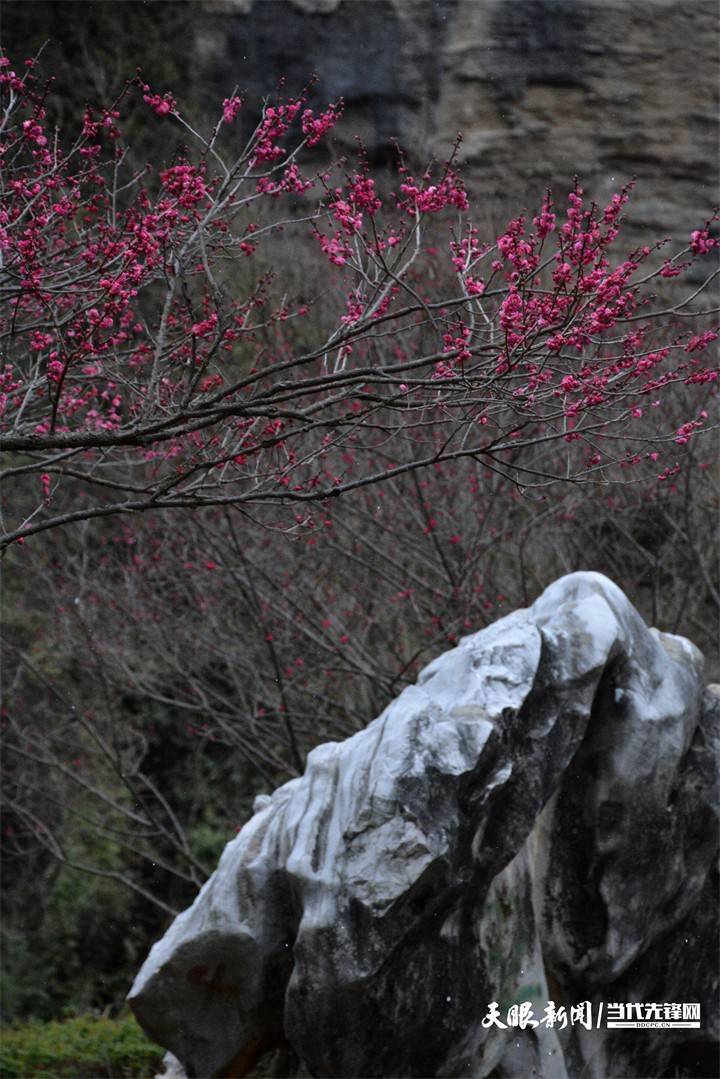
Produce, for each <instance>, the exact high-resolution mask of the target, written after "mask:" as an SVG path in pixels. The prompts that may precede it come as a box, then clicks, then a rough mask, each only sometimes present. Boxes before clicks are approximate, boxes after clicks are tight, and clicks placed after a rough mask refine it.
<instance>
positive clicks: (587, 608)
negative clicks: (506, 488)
mask: <svg viewBox="0 0 720 1079" xmlns="http://www.w3.org/2000/svg"><path fill="white" fill-rule="evenodd" d="M719 745H720V697H719V696H718V694H717V692H713V691H710V692H707V693H705V695H704V694H703V687H702V657H701V655H700V653H699V652H698V651H697V649H695V647H694V646H693V645H692V644H690V643H689V642H688V641H686V640H684V639H683V638H679V637H674V636H669V635H666V634H662V633H659V632H657V631H656V630H648V629H647V627H646V626H645V625H644V623H643V622H642V620H641V618H640V616H639V615H638V614H637V612H636V611H635V609H634V608H633V607H632V605H631V604H630V603H629V601H628V600H627V598H626V597H625V596H624V595H623V593H622V592H621V591H620V590H619V589H618V588H617V587H616V586H615V585H614V584H612V582H610V581H609V580H608V579H607V578H604V577H602V576H600V575H598V574H594V573H576V574H572V575H570V576H568V577H564V578H562V579H561V580H559V581H557V582H556V583H555V584H554V585H552V586H551V587H550V588H548V589H547V590H546V591H545V592H544V593H543V595H542V596H541V597H540V598H539V599H538V600H537V601H536V603H535V604H533V606H532V607H530V608H528V609H527V610H520V611H516V612H515V613H513V614H511V615H509V616H508V617H506V618H503V619H501V620H500V621H499V622H496V623H495V624H494V625H492V626H490V627H489V628H488V629H485V630H483V631H482V632H480V633H476V634H473V635H472V636H469V637H466V638H465V639H464V640H462V641H461V642H460V644H459V645H458V646H457V647H456V648H455V649H453V650H452V651H450V652H447V653H445V654H444V655H442V656H440V657H439V658H438V659H436V660H435V661H434V662H432V663H431V664H430V665H429V666H428V667H426V668H425V670H424V671H423V672H422V674H421V675H420V677H419V678H418V682H417V684H416V685H414V686H410V687H408V688H407V689H405V690H404V691H403V692H402V693H401V695H400V696H399V697H398V698H397V699H396V700H395V701H393V703H392V704H390V706H389V707H388V708H387V709H386V711H385V712H384V713H383V714H382V715H381V716H380V717H379V718H378V719H376V720H375V721H374V722H373V723H371V724H370V725H369V726H368V727H367V728H366V729H365V730H363V731H362V732H360V733H359V734H357V735H355V736H354V737H352V738H350V739H348V740H347V741H344V742H341V743H330V744H327V745H322V746H319V747H318V748H317V749H315V750H314V751H313V752H312V753H310V755H309V756H308V762H307V768H306V772H305V774H304V775H303V776H302V777H301V778H299V779H296V780H293V781H291V782H290V783H287V784H285V785H284V786H283V787H281V788H279V789H278V790H276V791H275V793H274V794H273V795H272V796H271V797H270V798H264V799H261V800H260V801H261V805H260V806H259V808H258V810H257V812H256V813H255V815H254V816H253V818H252V819H251V820H250V821H249V822H248V823H247V824H246V825H245V827H244V828H243V829H242V831H241V832H240V834H239V835H238V836H237V838H235V839H234V840H233V841H232V842H231V843H229V844H228V846H227V847H226V849H225V852H224V853H223V855H222V858H221V860H220V864H219V866H218V869H217V870H216V872H215V874H214V875H213V876H212V877H211V878H210V880H209V881H208V882H207V883H206V884H205V886H204V887H203V889H202V890H201V892H200V893H199V895H198V897H197V899H196V901H195V903H194V904H193V906H192V907H191V908H190V909H189V910H187V911H185V912H184V913H183V914H181V915H180V916H179V917H178V918H177V919H176V920H175V922H174V923H173V924H172V926H171V927H170V929H169V930H168V932H167V933H166V935H165V937H164V938H163V939H162V940H161V941H160V942H159V943H158V944H156V945H155V946H154V948H153V949H152V951H151V953H150V955H149V957H148V959H147V961H146V963H145V965H144V966H143V968H142V970H141V971H140V974H139V975H138V977H137V980H136V982H135V984H134V986H133V989H132V992H131V994H130V1002H131V1005H132V1007H133V1010H134V1011H135V1013H136V1015H137V1017H138V1019H139V1020H140V1022H141V1023H142V1025H143V1026H144V1027H145V1029H146V1030H147V1031H148V1032H149V1034H150V1035H151V1036H152V1037H153V1038H155V1039H156V1040H157V1041H159V1042H160V1043H161V1044H162V1045H164V1046H166V1047H167V1048H168V1049H169V1050H171V1052H172V1053H174V1054H175V1055H176V1056H177V1057H178V1058H179V1060H180V1061H181V1062H182V1063H183V1065H184V1066H185V1068H186V1070H187V1072H188V1074H189V1075H190V1076H210V1075H226V1074H243V1069H244V1068H246V1067H247V1066H248V1065H249V1064H250V1063H251V1062H252V1061H253V1060H254V1059H256V1058H257V1056H258V1054H259V1053H260V1052H261V1051H262V1049H264V1048H267V1047H271V1046H277V1045H281V1044H282V1045H285V1046H286V1048H287V1046H288V1043H289V1047H290V1049H291V1051H292V1052H293V1053H294V1054H296V1056H297V1058H299V1060H300V1061H301V1062H303V1067H305V1068H306V1069H307V1071H308V1072H309V1073H310V1074H311V1075H317V1076H459V1075H469V1076H477V1077H481V1076H497V1077H501V1076H518V1077H520V1076H523V1077H527V1076H531V1075H535V1076H541V1077H542V1076H544V1077H546V1079H562V1077H564V1076H568V1077H571V1079H574V1077H578V1079H579V1077H580V1076H581V1075H582V1076H583V1077H586V1076H594V1077H608V1076H623V1077H631V1076H637V1077H640V1076H642V1077H644V1079H647V1077H649V1076H660V1075H662V1074H664V1073H667V1074H670V1075H672V1074H676V1073H675V1071H674V1070H673V1069H674V1068H675V1067H676V1066H677V1065H678V1061H682V1059H683V1053H687V1052H689V1051H691V1050H692V1052H693V1053H694V1054H695V1055H696V1056H699V1059H701V1060H709V1059H711V1054H712V1049H711V1048H710V1045H711V1041H712V1039H713V1038H717V1036H718V1031H717V1022H718V999H717V993H718V978H717V954H718V941H717V916H716V903H717V883H718V880H717V851H718V835H719V832H718V816H719V814H720V807H719V804H718V803H719V799H718V789H717V779H716V762H717V755H718V747H719ZM549 1000H552V1001H554V1002H555V1004H556V1005H558V1006H559V1005H564V1006H566V1007H567V1008H568V1013H569V1010H570V1006H571V1005H574V1004H578V1003H580V1002H582V1001H590V1002H591V1004H592V1005H593V1006H596V1005H597V1004H599V1003H600V1002H604V1003H605V1005H607V1003H608V1002H625V1001H627V1002H657V1003H661V1004H662V1003H664V1002H676V1001H680V1002H699V1003H700V1005H701V1014H702V1026H701V1029H700V1030H692V1031H689V1030H685V1031H682V1030H681V1031H670V1030H652V1029H650V1030H632V1031H627V1030H615V1031H613V1030H607V1029H605V1028H604V1024H602V1026H601V1027H600V1029H591V1030H586V1029H585V1028H584V1027H583V1026H581V1025H579V1024H577V1023H576V1024H574V1025H568V1026H567V1028H566V1029H558V1028H548V1027H546V1026H545V1025H544V1024H542V1023H541V1024H540V1025H539V1026H537V1027H535V1028H530V1027H527V1028H525V1029H524V1030H521V1029H518V1028H508V1029H500V1028H498V1027H496V1026H486V1025H483V1019H484V1018H485V1016H486V1014H487V1011H488V1005H489V1003H490V1002H491V1001H495V1002H497V1003H498V1005H499V1007H500V1013H501V1018H504V1013H506V1011H507V1008H508V1006H509V1005H511V1004H513V1003H515V1002H518V1003H519V1002H522V1001H530V1002H532V1004H533V1008H534V1012H535V1017H536V1018H540V1017H542V1015H543V1013H544V1009H545V1006H546V1004H547V1002H548V1001H549ZM593 1014H595V1007H594V1011H593ZM689 1042H692V1043H693V1046H692V1047H691V1050H690V1048H689V1047H688V1043H689ZM683 1046H684V1047H683ZM708 1054H710V1056H708ZM286 1060H287V1061H289V1060H290V1057H289V1056H288V1057H287V1058H286ZM285 1067H286V1068H287V1069H289V1068H290V1064H289V1063H286V1065H285ZM668 1069H670V1070H669V1071H668ZM281 1074H290V1070H286V1071H284V1072H281ZM680 1074H683V1073H682V1072H680ZM692 1074H705V1073H704V1072H694V1073H692ZM707 1074H708V1075H710V1074H715V1072H712V1071H711V1070H710V1066H709V1067H708V1072H707Z"/></svg>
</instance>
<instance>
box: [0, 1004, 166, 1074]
mask: <svg viewBox="0 0 720 1079" xmlns="http://www.w3.org/2000/svg"><path fill="white" fill-rule="evenodd" d="M162 1056H163V1050H162V1049H160V1048H159V1047H158V1046H157V1045H155V1043H154V1042H151V1041H150V1040H149V1039H148V1038H146V1037H145V1035H144V1034H143V1032H142V1031H141V1029H140V1027H139V1026H138V1024H137V1023H136V1022H135V1020H134V1019H133V1017H132V1016H131V1015H127V1016H125V1017H123V1018H120V1019H108V1018H105V1017H103V1018H96V1017H94V1016H91V1015H81V1016H77V1017H76V1018H74V1019H66V1020H65V1021H64V1022H52V1023H37V1022H32V1023H26V1024H23V1025H22V1026H17V1027H5V1028H4V1029H3V1030H2V1031H0V1076H2V1079H29V1077H31V1076H35V1075H42V1076H73V1077H80V1076H87V1077H92V1079H96V1077H98V1079H99V1077H100V1076H111V1077H113V1079H115V1077H118V1079H119V1077H123V1079H124V1077H126V1076H128V1077H129V1076H143V1077H147V1076H149V1075H152V1074H154V1073H155V1072H156V1071H158V1070H160V1069H161V1061H162Z"/></svg>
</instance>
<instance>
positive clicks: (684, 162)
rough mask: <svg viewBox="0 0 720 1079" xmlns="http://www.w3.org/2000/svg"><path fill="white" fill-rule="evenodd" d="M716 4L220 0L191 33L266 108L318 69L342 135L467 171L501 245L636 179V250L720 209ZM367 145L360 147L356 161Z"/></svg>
mask: <svg viewBox="0 0 720 1079" xmlns="http://www.w3.org/2000/svg"><path fill="white" fill-rule="evenodd" d="M719 15H720V12H719V9H718V5H717V3H716V0H692V3H686V4H673V3H671V2H670V0H633V2H629V0H367V2H365V3H362V2H358V0H273V2H272V3H271V2H268V0H216V2H215V3H214V4H213V5H211V6H208V5H205V6H203V8H202V13H201V17H200V16H199V15H198V16H196V17H195V21H194V24H193V25H194V34H195V38H196V42H197V48H196V49H195V50H194V52H195V56H196V59H195V61H194V64H195V65H196V68H197V74H196V79H195V81H197V82H200V83H202V84H207V83H208V81H210V82H212V81H213V80H217V86H218V90H220V89H221V88H222V87H224V88H225V89H227V86H228V84H229V83H232V81H233V80H235V79H237V80H238V82H239V83H240V84H241V86H243V87H247V88H248V89H249V90H250V91H251V96H255V95H258V94H259V95H262V94H264V93H271V92H272V91H273V90H274V88H275V86H276V84H277V81H278V79H279V78H281V77H287V79H288V84H289V86H290V87H291V88H294V89H295V88H299V87H300V86H304V85H305V84H306V82H307V79H308V75H309V74H310V73H311V72H313V71H315V72H317V74H318V76H319V79H320V83H319V92H320V94H321V96H322V97H323V98H327V99H329V100H337V98H338V97H340V96H342V97H344V99H345V102H346V122H345V124H344V130H345V131H346V132H347V134H348V137H349V139H350V140H351V137H352V136H353V135H354V134H356V133H357V134H361V135H362V136H363V138H364V140H365V142H366V144H367V146H368V147H369V148H370V151H371V153H372V152H374V153H375V154H376V155H378V157H379V158H380V159H382V156H383V154H384V153H385V152H386V151H387V150H388V148H389V146H390V143H391V140H392V138H398V139H399V140H400V142H401V143H402V144H403V145H404V146H405V147H406V148H407V149H408V150H409V151H410V152H411V153H412V154H414V155H415V156H416V157H417V158H418V159H419V160H421V161H423V162H424V161H425V160H426V159H427V156H428V155H429V154H432V153H435V154H436V155H437V156H438V157H439V158H440V159H441V160H442V159H443V158H444V156H445V155H446V154H447V153H448V151H449V150H450V147H451V145H452V142H453V140H454V138H455V135H456V133H457V131H459V130H460V131H462V132H463V134H464V136H465V139H464V142H463V145H462V147H461V161H462V162H463V175H464V176H465V178H466V179H467V181H468V184H469V186H470V187H471V188H472V189H473V190H475V191H476V192H478V193H479V194H480V195H482V205H483V207H484V208H485V209H486V212H487V215H488V219H489V220H488V221H487V222H482V221H480V222H478V223H479V224H481V225H483V226H485V227H486V228H487V231H488V233H489V234H490V235H492V229H493V226H495V227H498V226H500V225H503V224H504V223H505V221H506V219H507V217H506V215H507V213H508V212H509V210H510V209H512V212H513V213H515V212H517V211H518V209H519V208H520V207H522V206H529V207H530V208H534V206H535V205H536V203H537V201H538V200H539V198H540V197H541V196H542V194H543V192H544V190H545V188H546V187H547V186H548V185H552V186H553V187H554V188H555V190H556V192H557V193H558V194H559V195H560V196H561V197H562V196H564V194H565V193H566V192H567V191H568V190H569V189H570V187H571V186H572V180H573V176H574V175H575V174H577V175H578V176H579V177H580V178H581V180H582V182H583V183H584V184H585V186H586V188H587V189H588V190H589V191H591V192H592V195H593V197H595V198H597V199H599V200H600V199H606V198H607V197H608V196H609V194H610V193H611V192H612V191H615V190H617V188H618V186H619V185H621V184H622V183H624V182H625V181H626V180H628V179H630V177H631V176H633V175H635V176H637V177H638V180H639V194H638V197H637V199H635V200H634V202H633V204H632V206H631V210H630V215H629V220H628V225H627V230H626V237H625V238H626V242H627V244H629V245H631V246H635V245H637V244H638V243H641V242H647V241H648V240H653V241H654V240H656V239H658V238H659V237H660V236H663V235H670V234H671V235H674V236H676V237H677V238H683V237H684V238H686V237H687V236H688V235H689V232H690V229H692V228H697V227H698V223H699V222H701V221H704V220H705V218H706V217H707V216H709V213H710V212H711V208H712V207H713V206H715V205H716V203H717V201H718V152H717V151H718V104H719V102H718V89H719V87H720V80H719V79H718V68H719V65H718V40H719V34H720V18H719ZM353 145H354V144H353V143H352V141H349V142H348V149H352V146H353Z"/></svg>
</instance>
